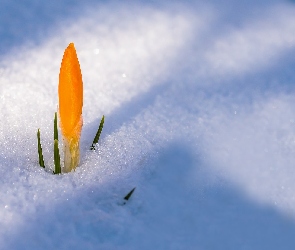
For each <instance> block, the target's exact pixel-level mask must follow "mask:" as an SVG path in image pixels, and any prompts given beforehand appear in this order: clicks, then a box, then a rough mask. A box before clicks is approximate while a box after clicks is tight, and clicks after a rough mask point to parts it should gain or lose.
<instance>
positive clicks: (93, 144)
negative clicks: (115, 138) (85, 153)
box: [90, 115, 104, 150]
mask: <svg viewBox="0 0 295 250" xmlns="http://www.w3.org/2000/svg"><path fill="white" fill-rule="evenodd" d="M103 124H104V115H103V116H102V118H101V121H100V124H99V128H98V130H97V132H96V135H95V137H94V139H93V142H92V145H91V147H90V149H91V150H94V149H95V144H96V143H98V140H99V137H100V134H101V131H102V129H103Z"/></svg>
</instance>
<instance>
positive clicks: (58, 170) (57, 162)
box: [53, 112, 61, 174]
mask: <svg viewBox="0 0 295 250" xmlns="http://www.w3.org/2000/svg"><path fill="white" fill-rule="evenodd" d="M53 123H54V135H53V138H54V151H53V154H54V172H53V173H54V174H61V167H60V154H59V148H58V130H57V113H56V112H55V114H54V122H53Z"/></svg>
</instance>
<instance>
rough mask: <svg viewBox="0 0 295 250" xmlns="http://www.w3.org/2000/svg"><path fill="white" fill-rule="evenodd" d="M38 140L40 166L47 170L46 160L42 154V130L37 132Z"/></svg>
mask: <svg viewBox="0 0 295 250" xmlns="http://www.w3.org/2000/svg"><path fill="white" fill-rule="evenodd" d="M37 139H38V155H39V165H40V166H41V167H42V168H45V165H44V159H43V154H42V146H41V139H40V129H38V131H37Z"/></svg>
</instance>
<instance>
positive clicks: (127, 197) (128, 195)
mask: <svg viewBox="0 0 295 250" xmlns="http://www.w3.org/2000/svg"><path fill="white" fill-rule="evenodd" d="M135 188H136V187H135ZM135 188H133V189H132V190H131V191H130V192H129V193H128V194H127V195H126V196H125V197H124V200H126V201H128V200H129V199H130V197H131V195H132V194H133V192H134V190H135Z"/></svg>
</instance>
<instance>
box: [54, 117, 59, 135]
mask: <svg viewBox="0 0 295 250" xmlns="http://www.w3.org/2000/svg"><path fill="white" fill-rule="evenodd" d="M54 140H58V130H57V112H55V114H54Z"/></svg>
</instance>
